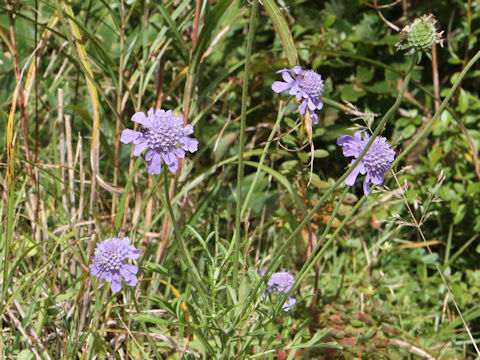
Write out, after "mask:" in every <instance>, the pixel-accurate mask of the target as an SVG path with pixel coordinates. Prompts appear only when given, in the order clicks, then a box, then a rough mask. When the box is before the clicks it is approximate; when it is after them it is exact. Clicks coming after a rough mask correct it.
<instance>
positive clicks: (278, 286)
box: [260, 270, 297, 312]
mask: <svg viewBox="0 0 480 360" xmlns="http://www.w3.org/2000/svg"><path fill="white" fill-rule="evenodd" d="M263 272H264V271H261V272H260V274H261V275H262V276H263ZM294 283H295V277H294V276H293V275H292V274H290V273H289V272H288V271H285V270H282V271H279V272H276V273H273V274H272V276H271V277H270V280H268V283H267V290H265V292H264V293H263V298H265V297H266V296H267V294H266V293H267V292H269V293H273V292H277V293H278V294H286V293H288V292H289V291H290V289H291V288H292V286H293V284H294ZM296 302H297V300H295V298H292V297H289V298H288V299H287V300H286V301H285V303H284V304H283V305H282V308H283V310H284V311H285V312H288V311H290V310H291V308H292V307H293V306H294V305H295V304H296Z"/></svg>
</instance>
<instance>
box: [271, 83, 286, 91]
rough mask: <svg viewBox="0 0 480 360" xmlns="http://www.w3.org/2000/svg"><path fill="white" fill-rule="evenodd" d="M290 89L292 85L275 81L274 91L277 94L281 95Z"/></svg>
mask: <svg viewBox="0 0 480 360" xmlns="http://www.w3.org/2000/svg"><path fill="white" fill-rule="evenodd" d="M289 88H290V84H287V83H284V82H283V81H275V82H274V83H273V84H272V90H273V91H275V92H276V93H281V92H282V91H285V90H287V89H289Z"/></svg>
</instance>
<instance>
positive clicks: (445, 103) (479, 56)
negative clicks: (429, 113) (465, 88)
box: [392, 51, 480, 168]
mask: <svg viewBox="0 0 480 360" xmlns="http://www.w3.org/2000/svg"><path fill="white" fill-rule="evenodd" d="M479 58H480V51H478V52H477V53H476V54H475V56H474V57H473V58H472V59H471V60H470V61H469V62H468V64H467V65H466V66H465V67H464V68H463V70H462V72H461V73H460V75H458V77H457V79H456V80H455V82H454V83H453V85H452V87H451V88H450V90H449V91H448V94H447V96H445V99H443V101H442V103H441V104H440V107H439V108H438V110H437V111H436V112H435V115H433V117H432V119H431V120H430V122H429V123H428V124H427V126H425V128H424V129H423V130H422V131H421V132H420V134H418V136H417V137H416V138H415V139H414V140H413V141H412V142H411V143H410V144H409V145H408V146H407V147H406V148H405V150H403V151H402V153H401V154H400V155H398V156H397V158H396V159H395V161H394V162H393V164H392V168H394V167H395V165H397V164H398V162H399V161H400V160H401V159H403V158H404V157H405V155H407V154H408V152H409V151H410V150H412V148H413V147H414V146H415V145H417V143H418V142H419V141H420V139H422V138H423V137H424V136H425V135H426V134H427V133H428V132H429V131H430V129H431V128H432V126H433V124H434V123H435V121H436V120H437V119H438V117H439V116H440V115H441V114H442V112H443V110H445V107H446V106H447V104H448V102H449V101H450V98H451V97H452V96H453V94H454V92H455V90H457V88H458V86H459V85H460V83H461V82H462V80H463V78H464V77H465V75H466V74H467V72H468V70H470V68H471V67H472V66H473V64H475V63H476V62H477V61H478V59H479Z"/></svg>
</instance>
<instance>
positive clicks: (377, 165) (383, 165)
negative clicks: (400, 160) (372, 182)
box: [362, 137, 394, 174]
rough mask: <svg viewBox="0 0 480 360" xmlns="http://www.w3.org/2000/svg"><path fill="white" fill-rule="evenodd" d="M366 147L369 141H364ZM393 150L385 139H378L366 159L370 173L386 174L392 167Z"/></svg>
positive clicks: (364, 160)
mask: <svg viewBox="0 0 480 360" xmlns="http://www.w3.org/2000/svg"><path fill="white" fill-rule="evenodd" d="M364 141H365V145H366V144H367V143H368V140H364ZM392 153H393V150H391V149H390V146H389V145H388V143H387V141H386V139H385V138H382V137H377V138H375V140H374V141H373V144H372V146H370V148H369V149H368V151H367V153H366V154H365V156H364V158H363V159H362V161H363V163H364V164H365V169H366V170H367V172H369V173H376V174H385V173H386V172H387V171H388V170H389V169H390V166H391V162H392V161H393V156H394V155H393V154H392Z"/></svg>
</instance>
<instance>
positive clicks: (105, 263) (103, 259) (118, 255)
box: [90, 237, 140, 293]
mask: <svg viewBox="0 0 480 360" xmlns="http://www.w3.org/2000/svg"><path fill="white" fill-rule="evenodd" d="M139 256H140V250H138V249H136V248H135V247H134V246H133V245H130V238H128V237H124V238H123V239H120V238H108V239H106V240H104V241H102V242H101V243H99V244H97V247H96V248H95V253H94V256H92V261H93V263H92V264H90V272H91V273H92V275H94V276H96V277H98V278H102V279H105V280H106V281H108V282H111V285H110V289H111V290H112V292H114V293H116V292H119V291H120V289H121V288H122V283H121V281H120V278H122V279H123V281H125V284H127V285H128V286H135V285H137V283H138V279H137V277H136V276H135V274H136V273H137V272H138V267H137V266H136V265H130V264H126V263H125V260H127V259H138V257H139Z"/></svg>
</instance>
